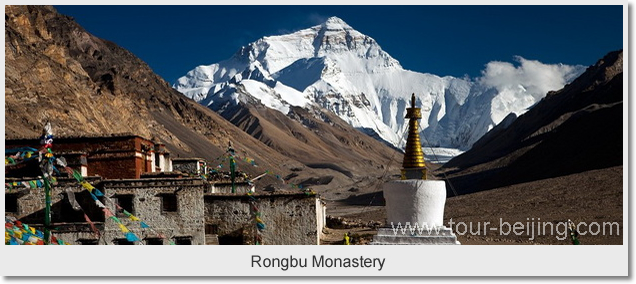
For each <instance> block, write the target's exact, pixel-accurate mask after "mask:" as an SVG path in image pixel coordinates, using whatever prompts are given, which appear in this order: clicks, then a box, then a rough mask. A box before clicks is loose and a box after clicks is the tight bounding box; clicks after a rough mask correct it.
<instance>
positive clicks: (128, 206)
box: [115, 194, 135, 217]
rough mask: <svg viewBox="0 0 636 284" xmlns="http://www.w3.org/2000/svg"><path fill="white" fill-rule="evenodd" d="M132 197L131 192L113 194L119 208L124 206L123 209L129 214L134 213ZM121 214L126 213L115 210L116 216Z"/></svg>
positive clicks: (121, 215)
mask: <svg viewBox="0 0 636 284" xmlns="http://www.w3.org/2000/svg"><path fill="white" fill-rule="evenodd" d="M134 198H135V196H134V195H132V194H122V195H115V202H117V204H119V206H120V207H121V208H124V210H126V211H128V212H129V213H130V214H135V206H134V203H133V200H134ZM123 216H126V215H125V214H124V213H123V212H120V211H119V210H117V217H123Z"/></svg>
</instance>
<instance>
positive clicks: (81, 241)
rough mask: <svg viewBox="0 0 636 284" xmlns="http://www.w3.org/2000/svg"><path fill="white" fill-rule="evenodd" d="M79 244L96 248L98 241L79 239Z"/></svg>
mask: <svg viewBox="0 0 636 284" xmlns="http://www.w3.org/2000/svg"><path fill="white" fill-rule="evenodd" d="M77 242H78V243H79V244H80V245H83V246H94V245H97V240H95V239H79V240H77Z"/></svg>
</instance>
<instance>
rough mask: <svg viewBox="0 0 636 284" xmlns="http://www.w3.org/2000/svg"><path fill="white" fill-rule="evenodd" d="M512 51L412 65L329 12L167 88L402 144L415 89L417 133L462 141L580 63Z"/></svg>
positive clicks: (219, 107) (563, 79) (518, 109)
mask: <svg viewBox="0 0 636 284" xmlns="http://www.w3.org/2000/svg"><path fill="white" fill-rule="evenodd" d="M517 61H518V63H519V66H517V67H515V66H513V65H512V64H510V63H504V62H491V63H488V64H487V66H486V69H485V70H484V71H483V72H482V73H483V76H482V77H481V78H478V79H475V80H470V79H460V78H455V77H451V76H446V77H439V76H436V75H433V74H424V73H418V72H413V71H409V70H405V69H404V68H402V66H401V65H400V63H399V62H398V61H397V60H396V59H394V58H393V57H391V56H390V55H389V54H388V53H386V52H385V51H383V50H382V48H380V45H379V44H378V43H377V42H376V41H375V40H374V39H373V38H371V37H369V36H367V35H364V34H362V33H360V32H358V31H356V30H354V29H353V28H352V27H351V26H349V25H348V24H346V23H345V22H344V21H343V20H341V19H339V18H337V17H331V18H329V19H328V20H327V21H326V22H324V23H322V24H321V25H318V26H314V27H311V28H308V29H304V30H300V31H297V32H294V33H291V34H288V35H279V36H268V37H263V38H261V39H259V40H257V41H255V42H253V43H250V44H248V45H247V46H244V47H241V48H240V49H239V51H238V52H237V53H235V54H234V55H233V56H232V57H231V58H230V59H227V60H224V61H221V62H219V63H215V64H212V65H207V66H204V65H202V66H198V67H196V68H195V69H193V70H191V71H190V72H188V73H187V74H186V75H185V76H183V77H181V78H179V79H178V80H177V82H176V83H175V84H174V85H173V88H175V89H177V90H178V91H180V92H181V93H183V94H184V95H186V96H188V97H190V98H192V99H194V100H196V101H198V102H200V103H201V104H203V105H205V106H208V107H210V108H212V109H214V110H216V111H218V112H221V113H222V112H223V110H224V109H226V108H227V107H229V106H232V105H236V104H239V103H241V102H243V103H247V102H253V101H257V102H260V103H262V104H263V105H265V106H267V107H269V108H273V109H276V110H278V111H280V112H282V113H284V114H287V113H288V112H289V109H290V107H291V106H298V107H303V108H308V109H321V108H322V109H326V110H328V111H331V112H333V113H335V114H336V115H337V116H339V117H340V118H342V119H343V120H344V121H346V122H347V123H349V124H351V125H352V126H354V127H356V128H357V129H359V130H361V131H363V132H365V133H367V134H369V135H372V136H376V137H378V138H380V139H383V140H385V141H387V142H388V143H390V144H392V145H394V146H397V147H403V146H404V143H403V141H404V139H405V132H406V128H407V125H408V124H407V123H405V119H404V115H405V112H406V108H407V104H408V103H409V101H410V96H411V94H412V93H415V94H416V97H417V103H416V104H417V106H418V107H422V116H423V118H422V121H421V127H422V134H423V138H424V139H425V140H424V142H425V143H427V144H428V145H429V146H433V147H442V148H451V149H461V150H466V149H469V148H470V147H471V145H472V143H474V142H475V141H477V139H479V138H480V137H481V136H482V135H483V134H485V133H486V132H487V131H488V130H490V129H491V128H492V127H494V126H495V125H497V124H498V123H499V122H501V121H502V120H503V119H504V118H506V117H507V116H509V115H510V114H511V113H513V114H514V115H520V114H522V113H524V112H525V111H526V110H527V109H528V108H529V107H531V106H532V105H534V104H535V103H537V102H538V101H539V100H541V99H542V98H543V97H544V96H545V94H546V93H547V92H548V91H550V90H556V89H560V88H562V87H563V86H564V85H565V84H566V83H568V82H570V81H571V80H573V79H574V78H576V77H577V76H578V75H579V74H581V73H582V72H583V71H584V69H585V68H584V67H582V66H567V65H546V64H542V63H540V62H537V61H532V60H526V59H524V58H521V57H518V58H517ZM452 152H453V151H452V150H451V151H450V153H452ZM446 153H449V151H447V152H446ZM450 156H452V154H450Z"/></svg>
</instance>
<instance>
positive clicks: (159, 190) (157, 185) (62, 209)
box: [5, 177, 206, 245]
mask: <svg viewBox="0 0 636 284" xmlns="http://www.w3.org/2000/svg"><path fill="white" fill-rule="evenodd" d="M87 180H88V181H89V182H90V183H91V184H95V185H97V188H98V189H99V190H100V191H102V192H103V193H104V196H105V197H98V199H99V200H100V201H101V202H102V203H103V204H104V205H105V206H106V208H108V209H109V210H110V212H112V213H113V214H114V215H115V216H116V217H117V218H118V219H119V220H120V221H121V222H122V224H123V225H124V226H125V227H126V228H127V229H128V230H130V231H131V232H133V233H134V234H135V235H136V236H137V237H139V239H140V240H141V243H142V244H146V245H162V244H163V245H167V244H169V242H170V241H172V242H174V243H176V244H182V245H190V244H192V245H202V244H204V243H205V240H204V227H203V220H204V218H203V193H204V189H205V188H206V184H205V182H204V181H203V180H201V179H195V178H183V179H174V178H169V179H135V180H101V178H98V177H97V178H88V179H87ZM7 182H20V180H18V179H10V180H8V181H7ZM51 191H52V192H51V196H52V206H51V225H52V227H54V230H53V233H54V235H55V236H56V237H57V238H59V239H63V240H64V241H66V242H68V243H70V244H78V245H79V244H100V245H126V244H133V243H132V242H129V241H127V240H126V238H125V235H124V233H123V232H122V230H121V228H120V227H119V225H118V224H117V223H116V222H115V221H113V220H112V219H108V218H106V217H105V214H104V212H103V211H102V209H101V208H99V207H98V206H97V205H96V203H95V201H94V200H93V199H92V198H91V196H90V194H89V193H88V192H87V191H86V190H85V189H84V188H83V187H81V186H79V185H78V183H77V181H76V180H74V179H65V178H61V179H58V182H57V184H56V185H55V186H53V187H52V189H51ZM67 191H71V192H73V193H74V198H75V199H76V200H77V202H78V203H79V204H80V206H81V209H80V210H79V211H76V210H74V209H73V208H72V206H71V203H70V202H69V194H68V192H67ZM106 197H107V198H106ZM5 199H6V202H5V203H6V205H5V211H6V215H7V216H12V217H15V218H17V219H18V220H20V221H22V222H23V223H27V224H29V225H31V226H33V227H35V228H38V229H42V228H43V220H44V202H43V201H44V190H42V189H38V188H35V189H28V188H24V187H15V188H11V189H6V188H5ZM111 201H112V202H111ZM115 203H116V204H118V205H119V206H120V207H122V208H123V209H125V210H126V211H128V212H129V213H131V214H133V215H134V216H135V217H137V218H139V219H140V221H143V222H144V223H145V224H147V225H149V226H150V228H142V226H141V223H140V221H133V220H131V219H129V218H127V216H125V215H123V213H122V211H121V210H118V209H117V207H116V206H115ZM84 213H86V215H87V216H88V217H89V219H90V220H91V221H92V222H93V224H94V225H95V227H96V229H97V230H98V231H99V232H100V236H99V237H98V236H96V235H95V233H94V231H93V230H92V229H91V226H90V224H89V223H88V222H87V220H86V219H85V217H84Z"/></svg>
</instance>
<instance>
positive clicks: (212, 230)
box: [205, 224, 219, 235]
mask: <svg viewBox="0 0 636 284" xmlns="http://www.w3.org/2000/svg"><path fill="white" fill-rule="evenodd" d="M205 234H206V235H218V234H219V225H217V224H205Z"/></svg>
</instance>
